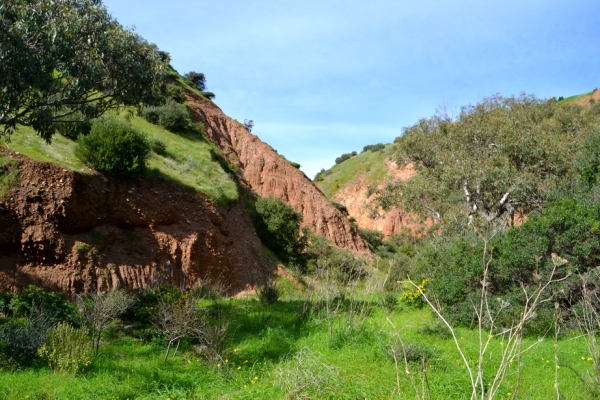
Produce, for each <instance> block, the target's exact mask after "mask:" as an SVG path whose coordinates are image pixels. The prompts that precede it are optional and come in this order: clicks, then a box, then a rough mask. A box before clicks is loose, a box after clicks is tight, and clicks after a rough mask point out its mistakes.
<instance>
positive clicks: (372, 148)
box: [361, 143, 385, 153]
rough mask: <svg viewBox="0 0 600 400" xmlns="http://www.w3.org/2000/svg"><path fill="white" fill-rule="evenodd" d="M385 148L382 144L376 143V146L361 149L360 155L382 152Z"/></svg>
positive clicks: (371, 145)
mask: <svg viewBox="0 0 600 400" xmlns="http://www.w3.org/2000/svg"><path fill="white" fill-rule="evenodd" d="M384 148H385V144H383V143H377V144H370V145H368V146H365V147H363V151H361V153H364V152H365V151H373V152H375V151H379V150H383V149H384Z"/></svg>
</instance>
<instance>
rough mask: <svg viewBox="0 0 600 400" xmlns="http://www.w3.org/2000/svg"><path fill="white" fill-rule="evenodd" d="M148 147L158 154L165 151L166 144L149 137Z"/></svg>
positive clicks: (162, 153)
mask: <svg viewBox="0 0 600 400" xmlns="http://www.w3.org/2000/svg"><path fill="white" fill-rule="evenodd" d="M149 143H150V149H151V150H152V151H153V152H155V153H156V154H159V155H164V154H166V153H167V144H166V143H165V142H163V141H162V140H160V139H154V138H153V139H150V141H149Z"/></svg>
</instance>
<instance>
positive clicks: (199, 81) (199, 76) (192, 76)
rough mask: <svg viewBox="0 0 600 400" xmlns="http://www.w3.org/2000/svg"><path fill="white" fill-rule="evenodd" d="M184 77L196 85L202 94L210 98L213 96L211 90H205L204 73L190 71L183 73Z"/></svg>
mask: <svg viewBox="0 0 600 400" xmlns="http://www.w3.org/2000/svg"><path fill="white" fill-rule="evenodd" d="M184 78H186V79H187V80H189V81H190V82H192V83H193V84H194V85H196V86H197V87H198V89H200V92H201V93H202V96H204V97H206V98H207V99H210V100H212V99H214V98H215V94H214V93H213V92H208V91H206V76H204V73H202V72H194V71H190V72H188V73H187V74H185V76H184Z"/></svg>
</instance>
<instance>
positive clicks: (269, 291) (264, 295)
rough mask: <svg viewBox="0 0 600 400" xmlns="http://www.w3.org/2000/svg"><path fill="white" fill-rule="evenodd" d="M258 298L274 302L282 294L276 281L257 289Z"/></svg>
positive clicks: (266, 302)
mask: <svg viewBox="0 0 600 400" xmlns="http://www.w3.org/2000/svg"><path fill="white" fill-rule="evenodd" d="M257 294H258V299H259V300H260V301H261V302H263V303H265V304H274V303H277V300H279V296H281V293H280V290H279V288H278V287H277V284H276V283H275V282H269V283H265V284H264V285H262V286H260V287H259V288H258V290H257Z"/></svg>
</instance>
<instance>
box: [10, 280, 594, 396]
mask: <svg viewBox="0 0 600 400" xmlns="http://www.w3.org/2000/svg"><path fill="white" fill-rule="evenodd" d="M281 284H283V285H281ZM281 284H280V287H281V288H284V289H283V294H282V300H281V301H279V302H277V303H275V304H272V305H267V304H263V303H261V302H259V301H258V300H256V299H255V298H246V299H229V300H218V301H217V303H215V302H214V301H210V300H203V301H202V305H203V306H209V307H213V308H215V307H216V309H218V310H220V312H223V313H225V314H228V315H230V316H231V317H232V320H233V321H234V323H233V325H232V326H231V329H230V338H229V341H228V342H227V346H226V350H225V351H224V352H223V354H222V355H223V361H222V362H220V363H218V364H216V365H209V364H207V363H205V362H203V360H202V358H201V357H199V356H197V355H196V354H195V353H194V352H193V351H192V348H191V347H190V346H189V345H183V346H182V349H180V352H179V353H178V355H177V356H175V357H171V358H169V360H168V361H167V363H166V364H163V362H162V359H163V356H164V351H165V346H164V344H161V343H160V342H155V343H142V342H139V341H137V340H135V339H133V338H132V337H131V336H128V335H126V334H124V333H123V332H117V331H113V332H110V334H107V335H105V338H104V342H105V343H104V345H103V346H102V347H101V350H100V355H99V356H98V357H97V358H96V359H95V360H94V362H93V364H92V366H91V369H90V370H89V371H88V372H87V373H85V374H83V375H79V376H69V375H61V374H53V373H52V372H51V371H49V370H48V369H46V368H43V367H41V368H27V369H23V370H19V371H13V372H9V371H4V372H0V397H2V398H6V399H26V398H28V399H80V398H95V399H167V398H169V399H172V400H175V399H216V398H229V399H284V398H286V392H287V390H289V386H288V387H287V388H286V387H285V385H282V384H281V379H282V377H286V376H287V377H289V376H290V375H291V376H296V377H297V381H298V382H299V383H302V382H308V383H310V382H311V379H313V380H315V379H316V377H323V376H328V379H327V380H326V381H323V382H321V383H320V384H321V388H320V390H317V388H316V387H313V386H310V385H308V386H307V388H308V389H307V390H306V392H305V393H303V394H306V395H307V396H308V397H306V398H329V399H344V398H350V399H394V398H398V396H397V384H396V368H395V365H394V362H393V360H392V358H391V357H390V356H389V351H388V349H389V345H390V344H392V343H393V341H394V337H395V335H396V334H395V331H394V329H393V328H392V325H391V324H390V323H389V321H392V322H393V324H394V325H395V326H396V328H397V332H398V335H399V336H400V337H401V338H402V340H403V341H404V343H405V344H411V346H412V344H414V343H418V344H419V345H420V346H421V348H422V349H426V350H427V353H428V355H429V358H428V360H427V362H426V365H427V378H428V382H429V386H430V388H431V398H434V399H465V398H469V395H470V384H469V380H468V375H467V372H466V368H465V366H464V365H463V363H462V361H461V359H460V357H459V355H458V353H457V351H456V349H455V345H454V343H453V342H452V340H450V339H448V338H446V337H444V336H443V335H435V334H426V333H424V332H423V327H425V326H427V325H429V324H431V322H432V316H431V313H430V312H429V311H427V310H425V309H423V310H419V309H412V308H408V307H406V306H399V307H398V309H397V310H396V311H394V312H393V313H391V314H387V313H386V312H385V311H384V309H383V307H382V306H381V305H380V301H379V299H380V298H381V293H375V294H371V295H364V294H362V295H361V297H360V298H361V300H360V301H361V302H364V303H359V304H365V305H367V306H369V307H372V310H373V311H372V313H371V314H370V316H369V317H367V318H366V319H364V320H362V321H355V323H354V325H352V324H350V325H348V321H349V317H348V313H347V312H343V313H339V314H338V315H337V316H336V317H335V318H334V319H333V325H332V326H333V335H330V333H329V329H328V324H327V321H326V320H325V319H324V315H323V313H319V312H316V311H315V312H314V313H313V314H312V316H311V317H308V318H300V315H301V313H300V311H301V310H302V308H303V306H304V305H305V303H304V293H302V292H301V291H298V289H295V287H294V286H293V285H286V284H284V282H281ZM317 305H318V304H317V303H315V302H313V303H312V307H313V310H317V308H318V307H317ZM315 307H317V308H315ZM388 318H389V321H388ZM348 326H351V327H353V329H346V328H347V327H348ZM457 335H458V338H459V342H460V343H461V345H462V346H463V347H464V348H465V349H466V355H467V358H468V360H469V362H470V363H471V364H472V365H474V362H475V359H476V356H477V351H476V349H477V339H478V336H477V332H476V331H473V330H468V329H458V330H457ZM501 342H502V339H501V338H494V339H493V340H492V343H491V347H490V350H489V351H488V353H487V354H488V356H486V361H485V374H484V376H485V379H487V380H491V379H492V376H493V371H494V368H495V366H496V364H497V362H498V359H499V353H500V351H501V349H502V343H501ZM533 343H537V345H536V346H535V347H534V348H533V349H532V350H531V351H529V352H528V353H526V354H525V355H524V356H523V357H522V359H521V365H522V368H521V385H520V389H519V395H518V396H517V398H522V399H548V398H555V389H554V372H555V370H556V367H555V364H554V361H553V360H554V357H555V355H558V357H559V360H560V365H561V368H560V369H559V370H558V371H559V375H558V383H559V389H560V391H561V396H562V397H563V398H568V399H585V398H589V393H588V392H587V389H588V388H587V387H586V386H585V385H584V384H582V382H581V381H580V380H579V379H578V378H577V376H576V375H575V373H573V371H572V370H571V368H572V369H573V370H575V371H577V373H578V374H580V375H582V376H584V375H586V374H588V373H593V363H592V362H591V361H589V359H588V358H589V354H588V353H587V348H586V345H585V341H584V338H582V337H580V336H577V335H576V334H568V335H566V336H564V337H562V338H561V339H560V340H559V341H558V346H557V347H555V346H554V342H553V340H552V339H551V338H546V339H543V340H541V341H539V340H538V338H527V339H526V341H525V345H529V344H533ZM299 353H300V354H304V355H306V354H308V355H309V356H306V357H305V356H298V358H299V360H296V359H294V357H293V356H294V355H297V354H299ZM311 357H312V358H311ZM419 367H420V363H411V364H410V369H411V371H412V372H413V373H415V374H416V375H415V377H416V378H417V382H420V381H418V378H419V370H420V368H419ZM295 371H301V372H302V373H303V375H302V374H301V375H298V374H294V372H295ZM398 372H399V379H400V390H401V392H402V393H403V398H407V399H411V398H415V395H414V389H413V387H412V385H411V384H410V381H409V379H408V376H407V375H406V374H405V373H404V367H403V366H400V369H399V371H398ZM515 372H516V364H514V366H513V367H512V369H511V370H510V371H509V375H508V377H507V379H506V381H505V383H504V385H503V386H502V391H501V393H500V394H501V395H500V396H498V397H497V398H508V397H509V396H510V395H509V393H512V392H513V390H514V389H513V388H514V386H515V384H516V375H515ZM327 374H329V375H327ZM282 386H284V387H282Z"/></svg>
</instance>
